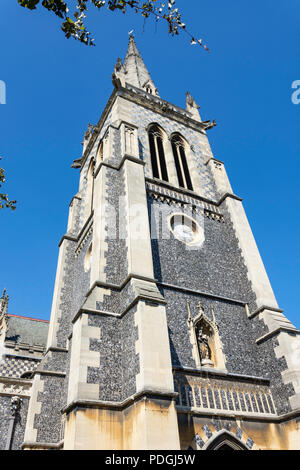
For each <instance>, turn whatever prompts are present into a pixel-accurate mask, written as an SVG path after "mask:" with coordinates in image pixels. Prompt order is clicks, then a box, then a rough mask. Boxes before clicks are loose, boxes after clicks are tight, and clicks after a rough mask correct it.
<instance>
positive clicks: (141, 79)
mask: <svg viewBox="0 0 300 470" xmlns="http://www.w3.org/2000/svg"><path fill="white" fill-rule="evenodd" d="M124 69H125V74H126V83H128V84H129V85H133V86H135V87H137V88H141V89H142V90H144V91H147V92H148V93H151V94H152V95H156V96H158V91H157V88H156V86H155V85H154V82H153V81H152V79H151V77H150V74H149V72H148V70H147V67H146V66H145V64H144V61H143V59H142V57H141V54H140V53H139V51H138V48H137V47H136V43H135V40H134V36H133V35H132V34H131V35H130V37H129V46H128V50H127V55H126V58H125V62H124Z"/></svg>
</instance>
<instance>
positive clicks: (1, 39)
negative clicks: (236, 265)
mask: <svg viewBox="0 0 300 470" xmlns="http://www.w3.org/2000/svg"><path fill="white" fill-rule="evenodd" d="M177 3H178V7H179V8H181V10H182V12H183V19H184V21H185V23H186V24H187V25H188V26H189V28H190V30H192V31H194V32H195V35H197V36H198V37H203V38H204V39H205V42H206V43H207V44H208V46H209V47H210V48H211V53H209V54H208V53H207V52H205V51H204V50H203V49H201V48H200V47H197V46H191V45H190V44H189V41H188V38H187V37H185V36H184V35H183V36H181V37H179V38H177V37H176V38H171V37H169V36H168V34H167V30H166V26H165V25H163V24H160V25H158V28H157V31H156V29H155V26H154V24H153V23H152V22H148V23H146V26H145V31H144V32H143V20H142V19H141V18H140V17H139V16H137V15H135V14H133V13H131V14H128V15H122V14H119V13H117V14H116V13H110V12H107V11H102V12H101V13H98V12H95V11H92V10H91V12H90V13H91V16H90V18H89V23H88V24H89V28H90V30H92V31H93V32H94V36H95V42H96V47H94V48H88V47H86V46H84V45H81V44H80V43H77V42H75V41H73V40H71V39H70V40H67V39H65V38H64V35H63V33H62V32H61V31H60V28H59V21H58V19H57V18H56V17H55V16H53V15H50V14H49V13H47V12H46V11H45V12H43V11H42V10H43V9H39V10H37V11H35V12H29V11H26V10H24V9H23V8H21V7H19V6H18V4H17V0H2V2H1V18H0V44H1V66H0V80H3V81H5V83H6V86H7V104H6V105H0V135H1V139H0V155H1V156H2V157H4V158H3V161H2V164H3V166H4V167H5V169H6V174H7V183H6V184H5V186H4V188H5V191H7V192H8V193H9V196H10V197H11V198H12V199H17V200H18V207H17V210H16V211H15V212H10V211H1V212H0V224H1V233H0V237H1V270H0V289H2V287H6V288H7V290H8V293H9V295H10V306H9V312H10V313H14V314H17V315H28V316H36V317H38V318H45V319H48V318H49V316H50V310H51V302H52V293H53V287H54V279H55V271H56V263H57V256H58V247H57V244H58V242H59V240H60V238H61V236H62V235H63V234H64V232H65V230H66V223H67V214H68V204H69V202H70V200H71V198H72V196H73V195H74V194H75V193H76V192H77V189H78V173H77V172H76V171H75V170H73V169H71V168H70V165H71V163H72V161H73V160H74V159H76V158H79V157H80V155H81V141H82V136H83V133H84V131H85V129H86V127H87V124H88V123H89V122H91V123H93V124H95V123H96V122H97V121H98V119H99V117H100V115H101V112H102V110H103V109H104V107H105V104H106V102H107V99H108V98H109V95H110V93H111V91H112V84H111V73H112V70H113V66H114V64H115V62H116V59H117V58H118V57H124V55H125V53H126V49H127V43H128V31H129V30H131V29H134V30H135V37H136V42H137V45H138V47H139V49H140V51H141V53H142V55H143V58H144V60H145V63H146V65H147V66H148V68H149V70H150V73H151V75H152V78H153V79H154V81H155V83H156V85H157V86H158V88H159V91H160V95H161V97H162V98H164V99H166V100H168V101H171V102H172V103H174V104H177V105H179V106H184V104H185V92H186V91H187V90H189V91H190V92H191V94H192V95H193V96H194V98H195V99H196V101H197V102H198V104H199V105H200V106H201V109H200V111H201V115H202V118H203V119H204V120H206V119H216V121H217V124H218V126H217V127H216V128H214V129H213V130H211V131H209V138H210V143H211V145H212V149H213V152H214V154H215V156H216V158H219V159H220V160H222V161H224V162H225V164H226V169H227V172H228V174H229V177H230V180H231V183H232V186H233V188H234V191H235V193H236V194H237V195H239V196H240V197H242V198H243V200H244V206H245V209H246V212H247V215H248V218H249V221H250V224H251V226H252V229H253V231H254V235H255V238H256V241H257V244H258V246H259V249H260V252H261V255H262V258H263V261H264V263H265V266H266V269H267V272H268V274H269V277H270V280H271V283H272V286H273V289H274V291H275V294H276V297H277V300H278V302H279V305H280V307H281V308H283V309H284V310H285V313H286V315H287V316H288V318H289V319H290V320H292V321H293V322H294V323H295V324H296V325H297V326H298V327H299V328H300V313H299V308H298V291H299V281H300V279H299V277H300V276H299V269H298V266H299V227H300V222H299V215H298V188H299V182H298V180H299V170H300V168H299V166H300V165H299V120H300V104H299V105H295V104H292V101H291V95H292V92H293V90H292V88H291V85H292V82H293V81H294V80H300V67H299V14H300V5H299V1H298V0H289V1H288V2H279V1H278V0H277V1H274V0H264V1H263V2H261V1H258V0H253V1H251V2H240V1H238V0H229V1H228V2H224V0H215V1H214V2H202V1H200V0H189V1H188V2H187V1H184V0H178V1H177ZM4 188H3V189H4Z"/></svg>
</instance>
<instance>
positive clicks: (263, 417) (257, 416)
mask: <svg viewBox="0 0 300 470" xmlns="http://www.w3.org/2000/svg"><path fill="white" fill-rule="evenodd" d="M176 410H177V412H178V413H180V414H192V415H200V416H212V417H214V418H215V417H225V418H231V419H241V418H242V419H248V420H250V421H252V420H254V421H268V422H270V421H271V422H274V421H276V419H277V418H278V417H277V416H275V415H272V414H261V413H250V412H248V413H245V412H243V411H236V412H235V413H233V412H232V411H229V410H228V411H227V410H217V411H215V410H210V409H207V410H198V409H197V408H189V407H188V406H178V405H176Z"/></svg>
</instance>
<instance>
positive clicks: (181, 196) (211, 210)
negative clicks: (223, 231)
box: [146, 182, 224, 222]
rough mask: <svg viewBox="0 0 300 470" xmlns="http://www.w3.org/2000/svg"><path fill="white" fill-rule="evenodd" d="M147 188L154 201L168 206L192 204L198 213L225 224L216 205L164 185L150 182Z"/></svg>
mask: <svg viewBox="0 0 300 470" xmlns="http://www.w3.org/2000/svg"><path fill="white" fill-rule="evenodd" d="M146 188H147V192H148V194H150V195H151V196H152V197H153V198H154V199H158V200H161V201H162V202H167V203H168V204H180V205H181V206H184V205H186V204H191V205H193V206H194V209H195V210H196V211H197V210H198V211H201V212H202V213H204V214H205V215H206V216H207V217H210V218H212V219H215V220H218V221H222V222H224V217H223V215H222V214H221V212H220V210H219V208H218V207H217V206H215V205H214V204H211V203H208V202H206V201H204V200H203V199H201V198H200V197H199V198H197V197H196V196H194V195H189V194H186V193H183V192H180V191H178V190H174V189H171V188H169V187H165V186H164V185H161V184H159V185H158V184H154V183H150V182H147V183H146Z"/></svg>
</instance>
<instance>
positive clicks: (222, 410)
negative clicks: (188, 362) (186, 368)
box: [174, 372, 276, 417]
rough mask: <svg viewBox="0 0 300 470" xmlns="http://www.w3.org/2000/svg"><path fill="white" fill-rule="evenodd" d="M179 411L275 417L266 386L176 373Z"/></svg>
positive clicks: (254, 382)
mask: <svg viewBox="0 0 300 470" xmlns="http://www.w3.org/2000/svg"><path fill="white" fill-rule="evenodd" d="M174 385H175V391H176V392H178V399H177V402H176V405H177V409H178V411H180V410H184V409H190V410H192V411H196V412H197V411H198V412H209V413H211V412H213V413H217V414H218V415H220V416H221V415H231V416H232V415H235V416H244V415H246V416H261V415H263V416H268V417H270V416H276V411H275V405H274V401H273V398H272V394H271V391H270V388H269V386H268V385H266V384H264V383H261V384H259V383H257V381H253V382H252V383H251V381H250V379H248V380H242V379H240V380H238V379H237V378H235V380H230V379H228V378H227V379H226V378H225V377H220V378H219V377H218V376H217V375H213V376H209V375H208V374H207V373H206V375H205V376H201V375H198V376H197V375H188V374H184V373H178V372H175V375H174Z"/></svg>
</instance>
